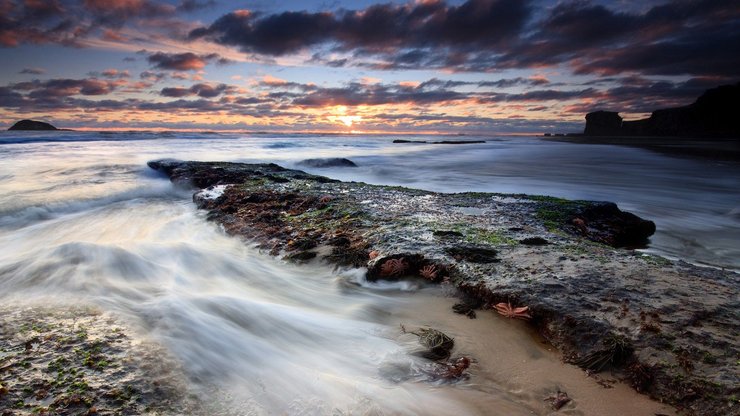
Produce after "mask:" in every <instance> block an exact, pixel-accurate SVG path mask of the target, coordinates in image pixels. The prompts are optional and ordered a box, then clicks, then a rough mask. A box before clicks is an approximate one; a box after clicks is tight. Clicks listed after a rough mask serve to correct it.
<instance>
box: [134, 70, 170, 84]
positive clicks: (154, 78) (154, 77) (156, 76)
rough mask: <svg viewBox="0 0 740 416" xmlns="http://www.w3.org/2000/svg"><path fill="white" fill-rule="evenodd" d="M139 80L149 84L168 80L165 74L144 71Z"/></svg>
mask: <svg viewBox="0 0 740 416" xmlns="http://www.w3.org/2000/svg"><path fill="white" fill-rule="evenodd" d="M139 78H141V79H143V80H147V81H149V82H158V81H161V80H163V79H165V78H167V74H166V73H164V72H154V71H144V72H142V73H140V74H139Z"/></svg>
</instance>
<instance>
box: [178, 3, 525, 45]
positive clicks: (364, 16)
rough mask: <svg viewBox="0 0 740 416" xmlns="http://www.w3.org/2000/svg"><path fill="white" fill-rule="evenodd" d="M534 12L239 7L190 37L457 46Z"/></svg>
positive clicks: (499, 6)
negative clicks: (259, 10) (265, 11)
mask: <svg viewBox="0 0 740 416" xmlns="http://www.w3.org/2000/svg"><path fill="white" fill-rule="evenodd" d="M529 15H530V10H529V7H528V1H504V0H468V1H467V2H465V3H463V4H462V5H460V6H451V5H447V4H446V3H444V2H443V1H425V2H416V3H409V4H406V5H395V4H379V5H373V6H370V7H368V8H367V9H365V10H359V11H353V10H349V11H347V10H343V11H339V12H336V13H329V12H320V13H309V12H283V13H279V14H272V15H261V14H258V13H253V12H250V11H246V10H238V11H234V12H232V13H228V14H226V15H224V16H221V17H220V18H218V19H217V20H216V21H215V22H213V23H212V24H211V25H209V26H208V27H202V28H199V29H195V30H193V31H192V32H191V33H190V37H191V38H201V37H205V38H208V39H211V40H213V41H215V42H217V43H220V44H224V45H231V46H237V47H239V48H241V49H242V50H243V51H245V52H250V53H251V52H256V53H261V54H266V55H284V54H287V53H292V52H296V51H299V50H301V49H303V48H306V47H310V46H314V45H317V44H322V43H333V44H336V46H337V47H338V48H339V49H343V50H352V49H358V48H363V49H366V50H368V51H384V50H387V49H388V48H394V49H403V48H425V47H442V48H448V47H453V46H454V47H464V48H471V47H477V48H480V47H483V48H486V49H491V48H494V47H495V46H496V45H499V44H501V43H502V42H503V41H505V40H507V39H509V38H511V37H514V36H516V35H517V34H518V33H519V31H520V30H521V29H522V27H523V25H524V23H525V22H526V20H527V18H528V17H529Z"/></svg>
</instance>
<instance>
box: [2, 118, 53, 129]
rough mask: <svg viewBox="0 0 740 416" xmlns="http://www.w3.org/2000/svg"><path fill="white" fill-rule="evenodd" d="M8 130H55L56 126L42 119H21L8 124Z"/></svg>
mask: <svg viewBox="0 0 740 416" xmlns="http://www.w3.org/2000/svg"><path fill="white" fill-rule="evenodd" d="M8 130H57V128H56V127H54V126H52V125H51V124H49V123H44V122H43V121H36V120H21V121H19V122H17V123H15V124H13V125H12V126H10V128H9V129H8Z"/></svg>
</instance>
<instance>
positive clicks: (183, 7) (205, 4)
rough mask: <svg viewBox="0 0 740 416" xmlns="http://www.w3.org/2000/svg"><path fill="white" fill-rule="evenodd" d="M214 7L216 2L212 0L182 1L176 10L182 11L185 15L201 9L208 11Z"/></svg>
mask: <svg viewBox="0 0 740 416" xmlns="http://www.w3.org/2000/svg"><path fill="white" fill-rule="evenodd" d="M215 5H216V2H215V1H214V0H208V1H197V0H182V1H181V2H180V4H179V5H177V10H179V11H183V12H186V13H190V12H195V11H198V10H202V9H208V8H211V7H213V6H215Z"/></svg>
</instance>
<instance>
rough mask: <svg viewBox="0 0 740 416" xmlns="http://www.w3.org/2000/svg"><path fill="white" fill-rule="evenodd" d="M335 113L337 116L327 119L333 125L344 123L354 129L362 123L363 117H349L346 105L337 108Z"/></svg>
mask: <svg viewBox="0 0 740 416" xmlns="http://www.w3.org/2000/svg"><path fill="white" fill-rule="evenodd" d="M333 112H334V113H335V115H331V116H328V117H327V119H328V120H329V121H331V122H332V123H342V124H344V125H345V126H347V127H352V125H353V124H354V123H358V122H360V121H362V116H350V115H347V106H344V105H339V106H336V107H335V108H334V111H333Z"/></svg>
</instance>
